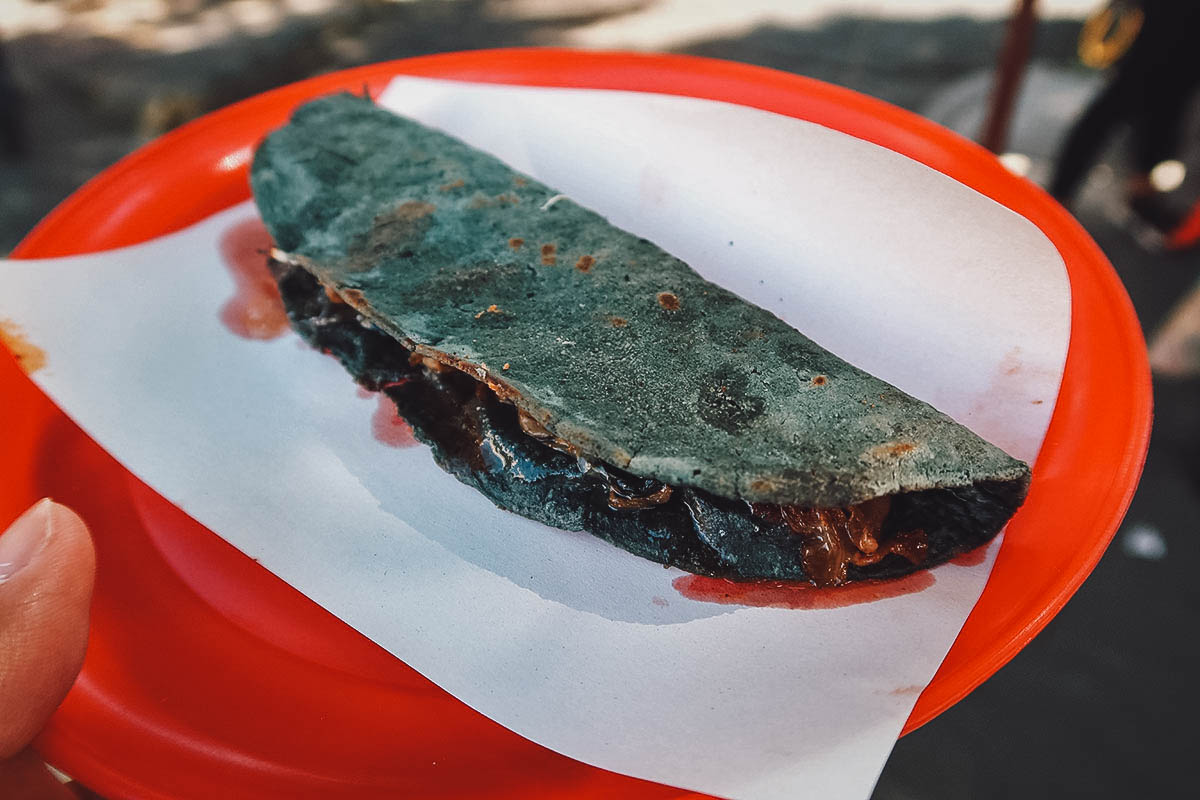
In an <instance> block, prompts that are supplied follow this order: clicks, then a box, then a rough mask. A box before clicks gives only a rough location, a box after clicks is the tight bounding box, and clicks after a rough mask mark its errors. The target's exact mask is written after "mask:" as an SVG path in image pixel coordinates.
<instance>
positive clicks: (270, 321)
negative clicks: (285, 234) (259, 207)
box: [220, 219, 288, 339]
mask: <svg viewBox="0 0 1200 800" xmlns="http://www.w3.org/2000/svg"><path fill="white" fill-rule="evenodd" d="M220 247H221V258H222V259H223V260H224V261H225V266H226V267H228V268H229V273H230V274H231V275H232V276H233V280H234V283H235V285H236V287H237V288H236V294H234V296H233V297H232V298H230V300H229V302H227V303H226V304H225V305H224V306H222V307H221V313H220V316H221V322H222V323H224V325H225V327H226V328H228V329H229V331H230V332H231V333H233V334H234V335H236V336H240V337H242V338H243V339H275V338H278V337H279V336H282V335H283V334H284V333H286V332H287V330H288V319H287V312H285V311H284V310H283V300H282V299H281V298H280V297H279V287H278V286H276V285H275V279H274V278H272V277H271V272H270V270H268V269H267V252H268V251H269V250H270V249H271V235H270V234H269V233H267V229H266V228H265V227H263V224H262V222H261V221H259V220H257V219H248V220H246V221H245V222H241V223H238V224H237V225H235V226H234V227H232V228H230V229H229V230H228V231H226V232H225V234H224V235H223V236H222V237H221V245H220Z"/></svg>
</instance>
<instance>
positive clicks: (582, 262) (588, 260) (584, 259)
mask: <svg viewBox="0 0 1200 800" xmlns="http://www.w3.org/2000/svg"><path fill="white" fill-rule="evenodd" d="M595 263H596V259H595V258H593V257H592V256H580V257H579V260H578V261H576V262H575V269H577V270H579V271H580V272H587V271H588V270H590V269H591V268H592V265H593V264H595Z"/></svg>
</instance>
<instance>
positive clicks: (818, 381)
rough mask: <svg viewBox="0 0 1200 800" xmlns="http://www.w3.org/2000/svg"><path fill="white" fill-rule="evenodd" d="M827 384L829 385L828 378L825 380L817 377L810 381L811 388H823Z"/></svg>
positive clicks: (820, 376) (821, 376) (822, 376)
mask: <svg viewBox="0 0 1200 800" xmlns="http://www.w3.org/2000/svg"><path fill="white" fill-rule="evenodd" d="M827 383H829V378H826V377H825V376H824V375H818V376H816V377H815V378H813V379H812V385H813V386H824V385H825V384H827Z"/></svg>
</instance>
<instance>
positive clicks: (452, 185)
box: [438, 178, 467, 192]
mask: <svg viewBox="0 0 1200 800" xmlns="http://www.w3.org/2000/svg"><path fill="white" fill-rule="evenodd" d="M466 185H467V182H466V181H464V180H463V179H462V178H459V179H458V180H454V181H450V182H449V183H443V184H442V185H441V186H439V187H438V190H439V191H442V192H448V191H450V190H451V189H461V188H462V187H464V186H466Z"/></svg>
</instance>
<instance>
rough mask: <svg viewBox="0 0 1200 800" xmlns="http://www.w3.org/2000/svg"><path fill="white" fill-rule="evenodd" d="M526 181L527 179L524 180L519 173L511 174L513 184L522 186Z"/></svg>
mask: <svg viewBox="0 0 1200 800" xmlns="http://www.w3.org/2000/svg"><path fill="white" fill-rule="evenodd" d="M527 183H529V181H527V180H525V179H524V178H522V177H521V176H520V175H515V176H513V185H514V186H524V185H525V184H527Z"/></svg>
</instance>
